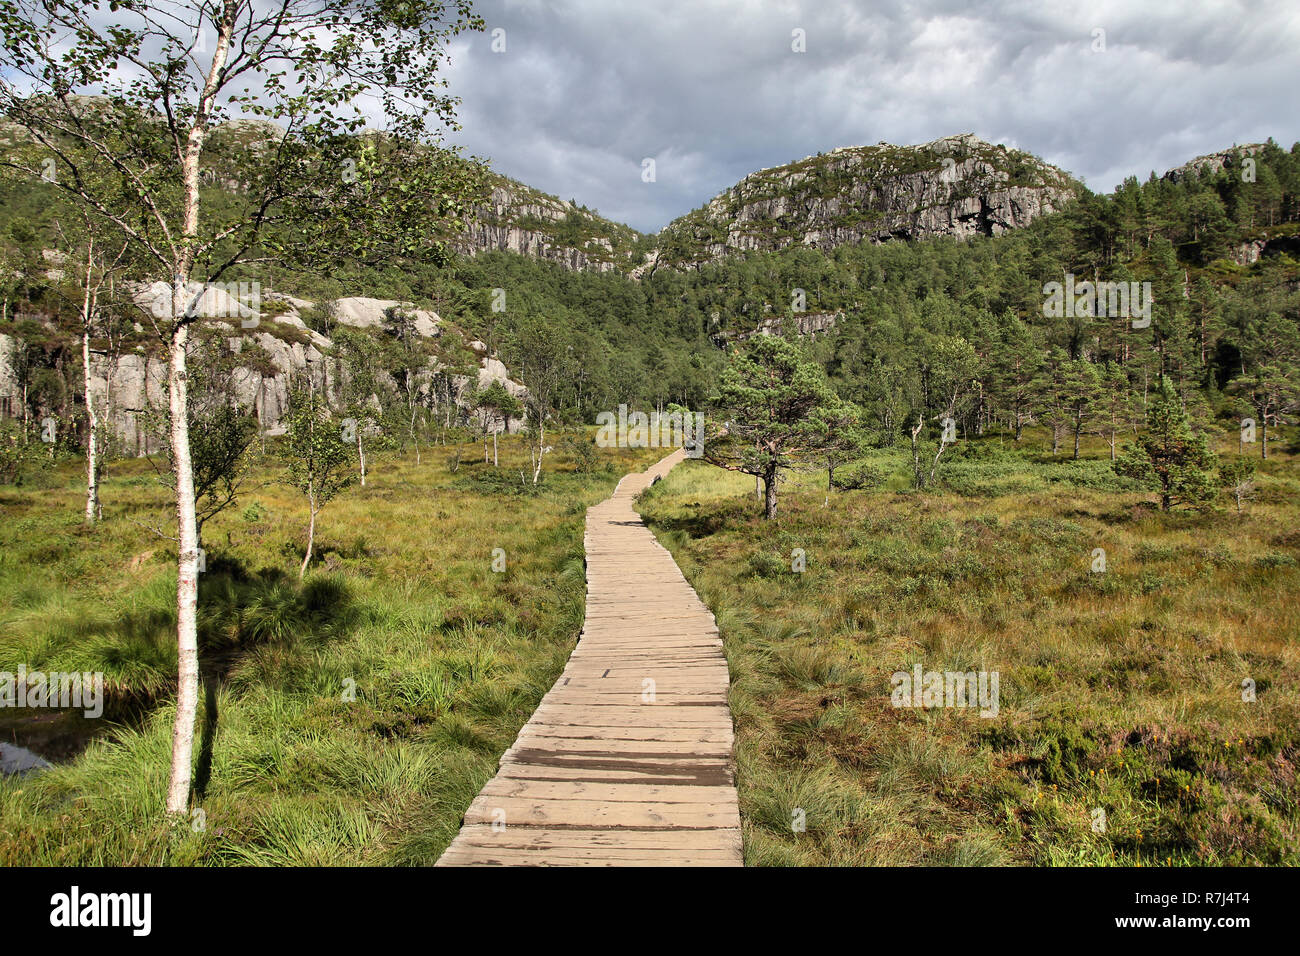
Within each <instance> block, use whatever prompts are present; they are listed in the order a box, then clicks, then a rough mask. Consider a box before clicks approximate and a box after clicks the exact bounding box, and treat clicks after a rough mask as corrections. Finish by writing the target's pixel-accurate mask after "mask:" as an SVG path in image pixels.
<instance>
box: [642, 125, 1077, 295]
mask: <svg viewBox="0 0 1300 956" xmlns="http://www.w3.org/2000/svg"><path fill="white" fill-rule="evenodd" d="M1079 189H1080V186H1079V184H1078V183H1077V182H1076V181H1075V180H1073V179H1072V178H1071V177H1070V176H1069V175H1068V174H1067V173H1065V172H1063V171H1062V170H1060V169H1058V168H1056V167H1055V166H1052V165H1050V164H1048V163H1046V162H1043V161H1042V160H1040V159H1038V158H1037V157H1035V156H1032V155H1030V154H1028V153H1024V152H1020V151H1019V150H1013V149H1009V148H1007V147H1005V146H1001V145H997V146H995V145H992V144H990V143H986V142H984V141H983V140H981V139H979V138H978V137H976V136H974V135H972V134H969V133H968V134H962V135H960V136H949V137H945V138H943V139H938V140H934V141H933V142H930V143H925V144H922V145H919V146H902V147H900V146H892V145H890V144H887V143H880V144H877V145H876V146H849V147H841V148H839V149H835V150H832V151H831V152H829V153H819V154H818V155H816V156H809V157H806V158H804V159H802V160H799V161H797V162H794V163H789V164H787V165H784V166H776V167H772V168H770V169H762V170H759V171H757V172H754V173H751V174H750V175H748V176H746V177H745V178H744V179H742V180H741V181H740V182H739V183H737V184H736V185H735V186H732V187H731V188H729V189H726V190H724V191H723V192H721V193H719V194H718V195H717V196H716V197H714V198H713V199H712V200H710V201H709V202H708V203H707V204H706V205H705V206H703V207H701V208H700V209H697V210H694V211H693V212H690V213H688V214H687V215H685V216H682V217H680V218H678V219H676V220H674V221H673V222H672V223H670V224H669V225H668V226H666V227H665V228H664V229H663V231H661V232H660V234H659V236H658V240H657V244H656V249H655V250H654V252H653V253H652V254H651V256H650V257H649V258H648V259H647V261H646V263H645V264H644V266H643V268H642V271H643V272H644V271H649V270H653V269H654V268H657V267H660V266H665V265H666V266H669V267H679V266H687V267H689V266H694V265H698V264H701V263H704V262H712V261H717V260H718V259H721V258H723V257H725V256H728V255H733V254H738V253H740V254H743V253H745V252H749V251H772V250H776V249H783V248H786V247H789V246H795V245H801V246H807V247H809V248H814V249H821V250H828V249H833V248H835V247H836V246H840V245H844V244H847V243H857V242H861V241H863V240H868V241H871V242H887V241H890V240H894V239H929V238H935V237H939V236H955V237H957V238H963V239H964V238H969V237H971V236H976V235H998V234H1000V233H1002V232H1006V231H1007V230H1010V229H1016V228H1020V227H1022V226H1026V225H1028V224H1029V223H1030V222H1032V221H1033V220H1034V219H1036V218H1037V217H1039V216H1041V215H1044V214H1045V213H1049V212H1052V211H1053V210H1055V209H1058V208H1060V207H1061V206H1062V205H1064V204H1065V203H1067V202H1069V201H1070V200H1071V199H1073V198H1074V197H1075V196H1076V195H1077V194H1078V191H1079Z"/></svg>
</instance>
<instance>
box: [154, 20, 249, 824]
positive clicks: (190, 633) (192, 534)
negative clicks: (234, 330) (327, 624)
mask: <svg viewBox="0 0 1300 956" xmlns="http://www.w3.org/2000/svg"><path fill="white" fill-rule="evenodd" d="M237 12H238V11H237V8H236V5H235V4H232V3H228V4H226V5H225V7H224V8H223V9H222V11H221V14H220V18H219V19H216V18H214V19H216V27H217V39H216V48H215V49H214V50H213V54H212V62H211V64H209V67H208V73H207V77H206V79H205V80H204V84H203V92H202V94H201V96H200V99H199V103H198V109H197V112H196V114H195V116H194V120H193V124H192V125H191V126H190V131H189V135H188V136H187V137H186V141H185V147H184V152H183V154H182V155H181V156H180V157H179V158H180V159H181V171H182V180H183V185H184V200H183V201H184V205H183V227H184V228H183V229H182V237H183V239H184V240H185V242H184V243H183V245H182V251H181V254H180V257H179V258H178V260H177V261H176V268H175V272H174V275H173V278H172V283H173V284H172V333H171V343H170V365H169V368H168V376H167V403H168V411H169V413H170V415H171V422H170V428H169V434H170V440H171V449H172V461H173V463H174V467H175V469H176V538H177V544H178V546H177V555H176V649H177V657H178V664H179V669H178V682H177V684H178V686H177V693H176V723H175V724H174V725H173V727H172V763H171V773H170V779H169V781H168V784H167V812H168V813H169V814H175V815H180V814H183V813H185V811H186V809H187V808H188V806H189V797H190V780H191V775H192V773H193V762H194V760H193V758H194V717H195V714H196V713H197V711H198V699H199V647H198V605H199V574H198V570H199V550H198V548H199V533H198V520H197V518H196V516H195V513H194V462H193V459H192V458H191V455H190V428H189V398H188V394H187V391H186V388H187V384H188V383H187V380H186V368H185V347H186V344H187V342H188V340H189V324H188V322H189V320H188V316H187V314H186V313H187V312H188V308H187V306H188V303H187V301H186V300H187V296H188V289H187V286H188V283H189V279H190V272H191V270H192V269H193V266H194V252H193V247H192V246H191V245H190V244H189V241H188V240H190V239H192V238H193V237H195V236H197V235H198V231H199V158H200V156H201V154H202V152H203V142H204V139H205V138H206V136H207V127H208V120H209V118H210V117H211V116H212V110H213V107H214V105H215V103H216V98H217V91H218V89H219V88H220V85H221V74H222V71H223V70H224V69H225V65H226V57H227V54H228V52H229V50H230V36H231V33H232V32H233V30H234V18H235V15H236V13H237Z"/></svg>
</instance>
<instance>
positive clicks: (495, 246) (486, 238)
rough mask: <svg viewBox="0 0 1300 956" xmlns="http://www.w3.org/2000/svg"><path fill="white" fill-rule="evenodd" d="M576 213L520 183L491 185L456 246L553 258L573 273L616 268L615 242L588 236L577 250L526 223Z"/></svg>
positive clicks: (568, 205) (548, 222)
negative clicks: (485, 200)
mask: <svg viewBox="0 0 1300 956" xmlns="http://www.w3.org/2000/svg"><path fill="white" fill-rule="evenodd" d="M578 212H579V211H578V210H577V208H576V207H575V206H574V205H573V204H572V203H569V202H565V201H564V200H561V199H553V198H551V197H549V196H545V195H543V194H541V193H536V192H533V191H531V190H525V189H523V188H522V187H521V188H520V189H518V190H516V189H514V188H512V187H511V186H508V185H504V184H502V185H497V186H494V187H493V188H492V192H491V194H490V196H489V197H488V201H487V202H486V203H485V204H484V205H482V206H480V207H478V208H477V209H476V210H475V211H474V216H473V219H472V220H471V221H470V223H469V225H468V228H467V229H466V231H465V232H464V233H462V234H461V236H460V237H459V239H458V241H457V248H458V250H459V251H460V252H462V253H464V254H466V255H474V254H476V253H479V252H485V251H489V250H497V251H504V252H515V253H518V254H519V255H521V256H531V257H533V258H535V259H542V260H544V261H546V262H555V263H558V264H559V265H562V266H564V267H565V268H566V269H572V270H574V271H575V272H577V271H583V270H586V269H592V270H594V271H596V272H609V271H611V270H613V269H614V268H616V266H615V261H614V246H613V243H611V242H610V241H609V240H608V239H607V238H605V237H604V236H592V237H590V238H588V239H586V240H585V241H584V242H583V244H582V247H581V248H574V247H572V246H569V245H565V244H563V243H558V242H552V241H550V240H549V239H548V237H547V236H546V235H545V233H544V232H543V231H542V229H539V228H530V227H529V226H528V225H526V224H527V223H537V224H538V225H539V226H553V225H556V224H559V223H561V222H563V221H564V220H565V219H566V218H568V217H569V216H570V215H571V214H575V213H578Z"/></svg>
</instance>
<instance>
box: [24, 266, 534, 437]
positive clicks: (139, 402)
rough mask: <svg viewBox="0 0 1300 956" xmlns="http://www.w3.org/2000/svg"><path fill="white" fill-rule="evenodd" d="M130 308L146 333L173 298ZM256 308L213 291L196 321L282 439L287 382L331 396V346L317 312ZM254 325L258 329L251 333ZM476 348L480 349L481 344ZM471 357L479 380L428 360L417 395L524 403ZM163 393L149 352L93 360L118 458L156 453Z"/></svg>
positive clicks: (419, 324) (419, 316) (146, 299)
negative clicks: (222, 347) (308, 319)
mask: <svg viewBox="0 0 1300 956" xmlns="http://www.w3.org/2000/svg"><path fill="white" fill-rule="evenodd" d="M135 301H136V304H137V305H138V306H139V307H140V309H141V324H140V328H143V327H144V326H145V325H146V324H147V323H148V321H149V314H150V313H151V314H153V315H155V316H157V317H159V318H162V317H165V316H167V315H170V311H171V299H170V288H169V287H168V285H167V284H166V283H155V284H154V285H152V286H142V287H141V288H140V289H139V290H138V291H137V292H136V294H135ZM261 304H262V306H263V308H262V309H261V311H260V312H258V311H255V310H253V309H251V308H249V306H248V305H247V304H246V303H245V302H243V301H240V299H239V298H238V297H237V296H231V295H230V294H229V293H228V292H226V291H223V290H221V289H215V288H214V289H207V290H203V294H202V298H201V299H200V304H199V308H198V309H197V310H196V311H197V312H198V314H199V315H200V316H201V317H203V318H204V320H205V321H204V326H205V327H206V328H209V329H212V328H215V329H216V330H217V331H218V333H219V334H220V335H221V336H222V337H223V338H224V339H225V344H226V345H227V347H228V348H229V349H230V350H231V351H232V352H234V353H235V354H236V355H240V354H244V353H247V354H249V355H250V359H249V361H248V362H247V363H242V362H240V361H236V363H235V366H236V367H235V368H234V370H233V372H232V373H231V377H230V384H229V387H230V391H231V394H232V397H233V398H234V400H235V402H236V403H237V404H238V405H239V406H240V407H241V408H244V409H247V410H248V412H249V413H250V414H251V415H253V416H254V417H255V418H256V419H257V422H258V425H259V428H260V430H261V431H262V432H263V433H264V434H267V435H277V434H282V433H283V431H284V418H285V415H286V413H287V411H288V406H289V393H290V389H291V387H292V384H293V382H295V381H297V380H300V379H302V378H303V377H304V376H306V377H307V378H309V379H310V380H311V381H312V382H313V383H314V385H315V386H316V387H317V388H319V389H321V390H322V391H323V392H324V393H326V394H334V393H335V391H336V389H337V385H338V383H337V381H336V375H337V371H336V368H335V364H334V363H333V362H331V361H330V360H329V352H330V350H331V349H332V348H333V345H334V343H333V340H332V339H331V338H329V337H328V336H325V335H322V334H320V333H319V332H316V331H314V330H312V329H310V328H308V327H307V325H306V323H305V322H304V321H303V318H302V313H303V311H304V310H307V309H312V308H314V304H313V303H311V302H308V301H306V300H303V299H295V298H293V297H290V296H283V295H269V296H267V297H266V300H265V301H263V302H262V303H261ZM400 305H402V303H399V302H397V301H395V300H386V299H372V298H366V297H361V296H354V297H347V298H342V299H338V300H336V301H335V302H333V303H330V306H331V308H330V309H329V312H330V314H331V316H332V318H333V320H334V321H335V322H338V323H340V324H342V325H348V326H353V327H357V328H368V329H376V330H378V329H380V328H381V327H382V326H383V324H384V321H385V316H386V313H387V311H388V310H389V309H390V308H392V307H395V306H400ZM409 314H410V315H411V316H412V317H413V318H414V327H415V330H416V331H417V332H418V333H419V334H420V335H422V336H424V337H426V338H433V337H436V336H440V335H441V334H442V332H443V329H442V325H441V319H440V318H439V317H438V315H437V314H436V313H434V312H430V311H427V310H420V309H410V310H409ZM254 321H256V324H255V325H253V324H251V323H253V322H254ZM245 323H248V324H245ZM19 344H20V343H19V341H18V340H17V339H16V338H15V337H13V336H10V335H0V411H4V412H5V414H12V411H11V410H13V409H17V408H19V407H21V403H22V396H21V390H20V385H19V376H18V375H17V373H16V361H17V353H18V348H19ZM474 344H477V345H480V346H482V343H474ZM471 351H472V352H474V354H475V356H476V357H477V359H478V364H479V371H478V375H477V376H474V375H462V374H456V373H451V372H449V370H448V369H447V368H446V367H444V366H442V365H441V364H440V363H438V362H437V361H436V360H431V362H430V364H429V367H428V369H427V370H426V371H425V372H424V373H423V374H422V375H421V388H422V389H423V390H425V391H426V394H427V393H429V392H430V391H431V390H433V389H434V388H435V384H436V380H437V379H438V377H439V376H440V375H441V376H442V381H443V382H444V383H445V394H446V396H447V397H448V398H449V399H450V400H451V401H452V402H454V403H455V405H456V406H457V407H459V408H460V409H461V410H462V412H464V413H466V414H468V413H469V412H470V411H471V410H472V408H473V402H472V396H473V392H474V391H475V389H477V388H483V387H485V386H486V385H488V384H489V383H490V382H492V381H493V380H498V381H501V382H503V383H504V384H505V386H506V389H507V390H508V391H509V392H510V394H512V395H514V396H516V397H524V396H526V395H527V392H528V390H527V389H526V388H525V387H524V386H523V385H521V384H520V383H518V382H515V381H513V380H512V379H511V378H510V373H509V370H508V369H507V368H506V367H505V365H503V364H502V363H501V362H500V361H499V360H497V358H496V357H495V356H491V355H489V354H487V349H486V347H485V346H483V347H482V348H481V349H472V348H471ZM253 352H256V357H255V358H254V357H253V356H252V353H253ZM381 374H382V373H381ZM166 383H167V362H166V360H165V358H163V357H162V356H161V355H160V354H157V353H154V352H148V351H146V350H145V349H144V347H143V346H141V347H138V348H136V349H133V350H130V351H126V352H124V353H122V354H117V355H109V354H105V353H104V352H92V353H91V375H90V390H91V394H92V396H93V397H94V399H95V401H96V403H97V405H98V406H99V408H100V410H101V415H103V416H104V421H105V424H106V427H107V429H108V432H109V433H110V434H111V435H112V436H113V437H114V439H115V441H116V443H117V447H118V448H119V449H120V451H121V452H122V453H124V454H128V455H132V454H134V455H142V454H150V453H153V452H155V451H158V450H159V449H158V429H157V427H156V424H157V423H156V422H153V423H151V421H150V419H151V418H156V417H157V416H160V415H161V414H163V412H164V411H165V409H166ZM390 384H391V383H390ZM151 426H152V427H151ZM522 426H523V421H522V420H520V419H512V420H511V421H510V422H508V423H507V430H509V431H518V430H519V429H520V428H521V427H522Z"/></svg>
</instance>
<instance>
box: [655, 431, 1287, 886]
mask: <svg viewBox="0 0 1300 956" xmlns="http://www.w3.org/2000/svg"><path fill="white" fill-rule="evenodd" d="M1043 444H1044V442H1043V440H1042V437H1041V436H1038V435H1031V436H1030V437H1028V438H1027V439H1026V441H1025V443H1024V447H1023V448H1022V449H1021V450H1017V449H1015V448H1014V446H1013V443H1011V442H1010V441H1006V442H1005V443H1004V442H1002V441H1000V440H999V439H996V438H993V439H986V440H983V441H980V442H977V443H974V445H975V447H971V448H966V449H963V450H962V451H961V452H960V453H958V454H954V455H953V456H952V460H951V461H950V462H946V463H945V465H944V467H943V469H942V470H941V475H944V476H945V477H947V478H948V479H950V482H951V484H950V485H949V486H948V488H947V490H940V491H937V492H930V493H923V494H918V493H915V492H911V491H910V490H907V489H908V485H909V477H910V459H909V458H908V456H907V455H906V454H905V453H904V452H902V451H879V452H873V453H872V454H871V455H870V459H871V461H872V463H873V464H874V465H875V466H876V467H878V468H879V469H881V471H882V472H883V473H884V474H885V476H886V481H885V484H884V486H883V487H882V488H879V489H876V490H870V491H854V492H833V493H831V494H830V495H829V497H828V495H827V492H826V488H825V484H826V476H825V474H824V473H821V474H818V473H805V474H796V475H794V476H792V479H791V480H790V481H789V482H787V483H785V484H783V486H782V490H781V500H780V504H779V513H778V519H777V520H776V521H775V522H765V521H763V520H762V519H761V517H760V510H761V509H760V506H759V503H758V500H757V498H756V496H755V490H754V485H753V481H752V479H749V478H746V477H744V476H737V475H733V474H729V473H726V472H722V471H719V470H717V469H715V468H712V467H710V466H708V465H706V464H703V463H698V462H688V463H687V464H686V465H684V466H683V467H681V468H679V469H677V470H676V471H674V472H673V473H672V474H671V475H669V476H668V478H666V479H665V480H664V481H663V482H661V483H660V484H658V485H656V486H655V487H654V488H653V489H652V490H651V491H649V492H647V493H646V494H645V495H644V496H643V497H642V501H641V508H642V511H643V513H644V514H645V515H646V516H647V517H648V518H649V519H650V521H651V523H652V526H653V527H654V529H655V532H656V534H657V535H658V536H659V537H660V540H661V541H663V543H664V544H665V545H666V546H667V547H669V548H670V550H672V552H673V554H674V556H675V557H676V558H677V560H678V563H679V564H681V565H682V567H683V570H684V572H685V573H686V575H687V577H688V579H689V580H690V581H691V583H692V584H693V585H694V586H695V587H696V589H697V590H698V591H699V592H700V595H701V597H702V598H703V599H704V600H705V601H706V602H707V603H708V604H709V605H710V606H711V607H712V608H713V610H714V613H715V615H716V616H717V619H718V623H719V627H720V629H721V631H722V633H723V637H724V641H725V647H726V653H727V658H728V662H729V665H730V668H731V672H732V689H731V704H732V711H733V715H734V718H735V721H736V727H737V761H738V782H739V787H740V798H741V809H742V822H743V825H744V829H745V833H744V835H745V853H746V860H747V861H748V862H750V863H771V864H862V863H871V864H906V863H917V864H925V863H931V864H932V863H940V864H957V865H966V864H999V863H1022V864H1029V863H1034V864H1071V863H1075V864H1088V865H1093V864H1116V865H1133V864H1137V863H1141V864H1143V865H1166V864H1261V863H1262V864H1278V863H1287V864H1295V863H1297V862H1300V857H1298V856H1297V853H1298V851H1297V846H1300V840H1298V839H1297V837H1298V834H1300V831H1298V827H1300V812H1298V810H1297V783H1296V775H1295V766H1296V764H1297V762H1300V730H1298V729H1297V728H1300V719H1298V718H1300V693H1298V692H1300V650H1298V648H1297V643H1298V641H1300V601H1297V600H1296V599H1295V595H1296V594H1297V593H1300V569H1298V568H1297V565H1296V560H1297V558H1300V534H1298V533H1297V532H1296V528H1297V527H1298V526H1300V498H1297V495H1296V491H1297V490H1300V485H1297V477H1300V471H1298V470H1297V467H1296V462H1295V458H1294V457H1293V455H1292V454H1291V453H1289V452H1288V451H1286V450H1284V446H1283V442H1281V441H1279V442H1277V443H1276V445H1275V446H1274V450H1275V453H1274V454H1273V455H1272V456H1271V457H1270V460H1269V462H1268V463H1266V465H1265V466H1264V468H1263V469H1262V471H1261V475H1260V479H1259V490H1258V495H1257V499H1256V500H1255V501H1253V502H1251V503H1249V504H1248V505H1247V510H1246V514H1244V515H1241V516H1238V515H1237V514H1236V513H1235V508H1234V507H1233V506H1232V505H1231V504H1230V503H1229V501H1228V499H1227V498H1226V497H1225V498H1224V499H1222V500H1220V501H1219V502H1218V503H1217V506H1216V508H1215V509H1213V510H1211V511H1209V512H1204V513H1200V514H1191V513H1179V514H1173V515H1162V514H1160V513H1159V512H1158V511H1156V510H1154V509H1153V508H1152V507H1151V506H1150V502H1151V501H1152V500H1153V496H1152V495H1150V494H1144V493H1142V492H1140V491H1138V490H1134V489H1133V488H1132V487H1131V486H1129V485H1128V484H1127V483H1125V482H1123V481H1120V480H1118V479H1115V478H1114V477H1113V474H1112V473H1111V472H1110V468H1109V461H1108V460H1107V458H1106V453H1105V451H1104V449H1103V448H1102V446H1100V445H1099V444H1097V445H1094V446H1087V445H1085V460H1083V461H1080V462H1077V463H1076V462H1071V461H1068V460H1066V459H1064V458H1061V459H1058V460H1056V461H1053V460H1051V456H1050V455H1047V454H1044V453H1043V452H1042V451H1041V448H1042V445H1043ZM1229 445H1230V443H1229V442H1228V441H1227V440H1226V439H1225V440H1224V442H1223V445H1222V450H1223V451H1225V452H1232V453H1235V442H1232V443H1231V447H1229ZM954 487H956V488H959V489H960V491H961V493H955V492H954V491H953V490H952V489H953V488H954ZM1097 548H1102V549H1104V550H1105V553H1106V560H1107V569H1106V571H1105V572H1104V573H1094V572H1093V571H1092V570H1091V568H1092V564H1093V561H1094V557H1093V556H1094V551H1095V549H1097ZM794 549H802V550H803V552H804V554H805V556H806V562H807V570H806V571H804V572H803V573H796V572H795V571H793V570H792V553H793V551H794ZM918 663H920V664H921V665H922V666H923V669H924V670H938V671H948V670H960V671H971V670H974V671H981V670H983V671H998V672H999V675H1000V712H999V714H998V716H997V717H995V718H981V717H979V716H978V714H977V713H976V712H974V711H969V710H943V709H931V710H928V711H923V710H919V709H918V710H912V709H901V708H899V709H896V708H894V707H892V706H891V702H890V697H889V691H890V676H891V675H892V674H893V673H894V672H895V671H900V670H911V668H912V667H913V666H914V665H915V664H918ZM1243 680H1251V681H1254V685H1255V689H1256V694H1257V700H1256V701H1255V702H1254V703H1246V702H1243V700H1242V681H1243ZM800 809H801V810H802V811H803V816H804V827H805V828H804V830H803V831H802V832H799V831H798V830H797V829H796V827H795V826H794V825H793V823H792V815H793V814H794V813H795V812H796V811H797V810H800ZM1098 810H1102V811H1104V813H1105V823H1104V830H1102V831H1100V832H1098V830H1097V829H1094V821H1095V820H1099V819H1100V817H1099V816H1097V814H1096V811H1098Z"/></svg>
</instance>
